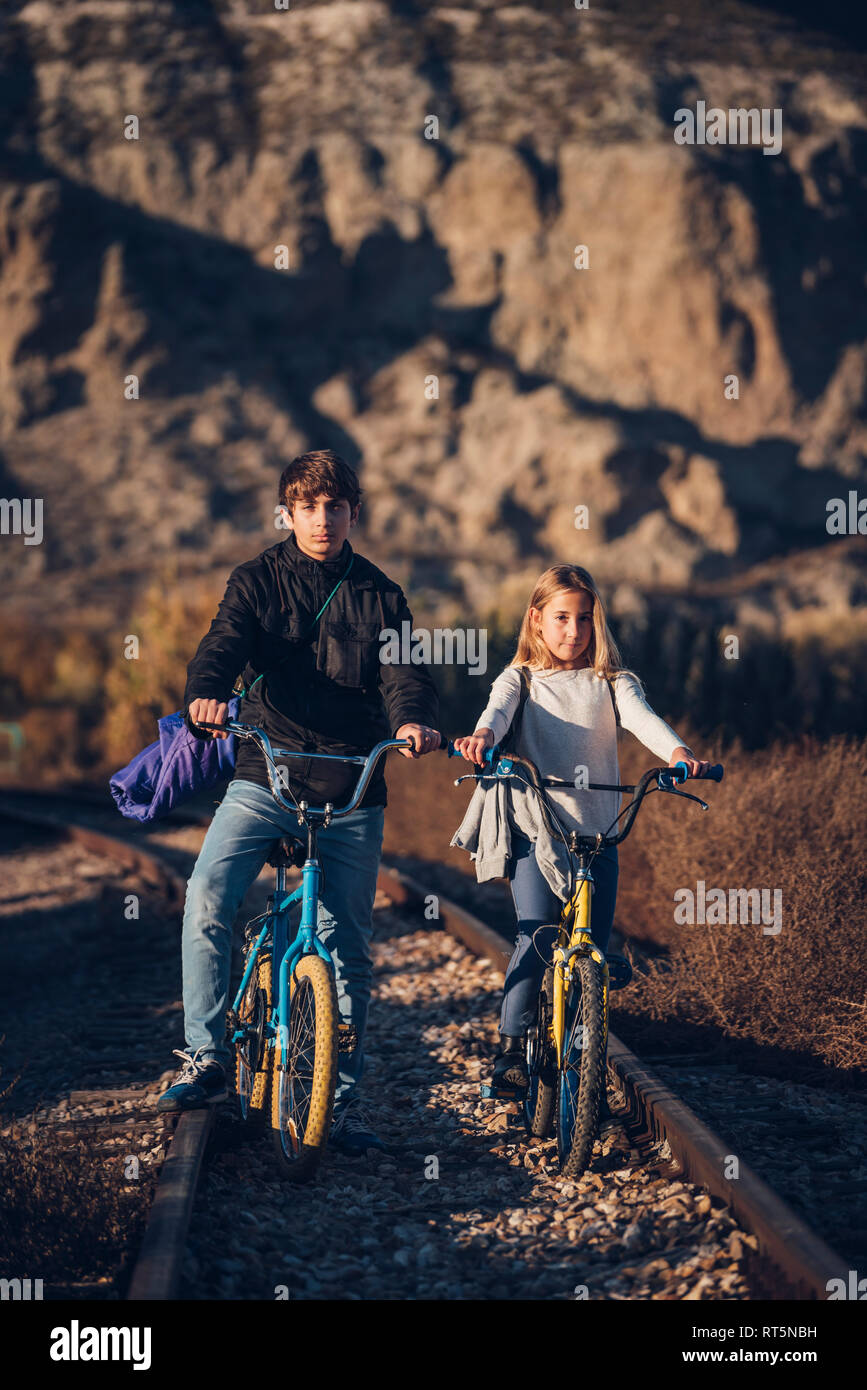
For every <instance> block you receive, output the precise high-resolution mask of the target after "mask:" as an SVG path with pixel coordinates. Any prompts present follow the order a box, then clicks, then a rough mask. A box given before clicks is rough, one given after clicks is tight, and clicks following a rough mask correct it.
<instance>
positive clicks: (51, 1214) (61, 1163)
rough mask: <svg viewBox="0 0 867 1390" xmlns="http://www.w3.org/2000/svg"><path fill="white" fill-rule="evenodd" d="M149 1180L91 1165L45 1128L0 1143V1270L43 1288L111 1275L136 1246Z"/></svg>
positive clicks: (112, 1163) (82, 1149) (84, 1152)
mask: <svg viewBox="0 0 867 1390" xmlns="http://www.w3.org/2000/svg"><path fill="white" fill-rule="evenodd" d="M154 1182H155V1179H154V1177H153V1175H152V1174H151V1172H150V1171H149V1170H148V1169H147V1168H145V1167H142V1169H141V1176H140V1177H139V1179H138V1180H137V1181H136V1182H134V1183H132V1182H129V1181H127V1180H126V1179H125V1178H124V1170H123V1158H122V1156H118V1157H117V1158H112V1159H107V1160H105V1161H99V1160H95V1159H94V1158H93V1156H92V1155H91V1154H90V1153H89V1152H88V1148H87V1145H86V1144H85V1143H84V1142H82V1143H81V1144H77V1145H74V1146H71V1147H70V1146H69V1145H64V1144H61V1143H60V1142H59V1140H58V1139H57V1138H56V1136H54V1135H53V1134H52V1133H51V1131H50V1130H46V1131H43V1132H42V1133H37V1134H36V1135H26V1136H25V1135H24V1134H19V1135H18V1136H14V1135H13V1136H11V1137H10V1138H9V1139H4V1140H3V1141H2V1142H0V1184H2V1188H3V1202H2V1203H0V1251H2V1256H0V1272H2V1276H3V1277H4V1278H10V1279H15V1278H19V1279H23V1278H31V1279H44V1280H45V1283H46V1286H50V1285H51V1284H68V1283H72V1282H75V1281H78V1280H96V1279H100V1278H112V1277H117V1276H118V1273H119V1271H120V1270H121V1269H122V1267H123V1265H124V1262H125V1259H126V1257H127V1254H128V1252H129V1251H130V1250H134V1249H136V1248H137V1245H138V1243H139V1241H140V1240H141V1236H142V1234H143V1231H144V1224H145V1221H146V1218H147V1213H148V1210H149V1207H150V1202H151V1199H152V1196H153V1189H154Z"/></svg>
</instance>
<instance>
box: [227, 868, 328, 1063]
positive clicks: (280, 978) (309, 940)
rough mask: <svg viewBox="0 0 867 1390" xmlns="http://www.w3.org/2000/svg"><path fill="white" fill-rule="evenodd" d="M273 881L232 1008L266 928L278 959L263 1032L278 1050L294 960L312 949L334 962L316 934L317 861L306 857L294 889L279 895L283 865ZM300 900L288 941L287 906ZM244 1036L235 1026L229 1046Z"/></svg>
mask: <svg viewBox="0 0 867 1390" xmlns="http://www.w3.org/2000/svg"><path fill="white" fill-rule="evenodd" d="M276 874H277V881H276V886H275V903H274V906H273V907H272V908H269V911H268V912H267V914H266V917H265V925H264V926H263V927H262V930H261V931H260V932H259V935H258V936H257V937H256V940H255V942H254V945H253V949H252V951H251V952H250V955H249V959H248V960H247V964H246V967H245V969H244V974H243V976H242V977H241V983H240V985H239V987H238V992H237V994H236V996H235V999H234V1002H233V1003H232V1012H233V1013H234V1014H235V1015H236V1016H237V1014H238V1011H239V1009H240V1007H241V1001H242V999H243V997H244V992H245V990H246V988H247V985H248V983H249V981H250V976H251V975H252V973H253V969H254V966H255V964H256V959H257V957H258V955H259V951H260V949H261V947H262V945H263V943H264V942H265V940H266V939H267V937H268V933H269V932H270V933H271V935H272V942H273V959H274V960H275V961H279V962H280V967H279V970H278V974H277V987H276V991H275V997H274V1001H273V1005H272V1022H271V1023H268V1024H266V1025H265V1036H266V1037H269V1038H276V1040H277V1043H278V1046H279V1048H280V1051H281V1053H282V1052H283V1050H284V1049H285V1048H286V1047H287V1046H288V1042H289V1034H288V1028H289V1023H288V1019H289V998H290V992H291V988H290V981H291V979H292V975H293V973H294V971H295V967H296V965H297V964H298V961H299V960H300V959H301V957H302V956H303V955H306V954H308V953H310V952H315V953H316V954H317V955H319V956H321V957H322V959H323V960H324V961H326V962H327V964H328V965H330V966H331V967H332V969H333V966H334V962H333V961H332V959H331V955H330V953H329V951H328V948H327V947H326V946H325V945H323V943H322V942H321V941H320V940H319V937H318V936H317V935H316V906H317V903H318V901H319V885H320V882H321V879H322V870H321V868H320V866H319V861H318V860H317V859H315V858H308V860H307V861H306V863H305V864H304V867H303V868H302V870H301V882H300V884H299V885H298V887H297V888H296V889H295V891H294V892H292V893H290V894H288V896H285V897H284V896H283V895H284V894H285V893H286V869H285V866H284V865H280V867H279V868H278V869H277V870H276ZM299 901H300V903H301V921H300V922H299V924H298V929H297V931H296V933H295V935H294V937H293V939H292V941H291V944H290V941H289V909H290V908H291V907H292V905H293V903H296V902H299ZM244 1037H245V1030H244V1028H239V1029H237V1030H236V1031H235V1033H234V1034H233V1036H232V1039H231V1042H232V1046H234V1045H235V1043H238V1042H243V1041H244Z"/></svg>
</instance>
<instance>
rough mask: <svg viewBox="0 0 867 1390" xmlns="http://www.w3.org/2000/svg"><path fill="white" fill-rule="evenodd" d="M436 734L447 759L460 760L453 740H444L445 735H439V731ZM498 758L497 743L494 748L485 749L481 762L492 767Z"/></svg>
mask: <svg viewBox="0 0 867 1390" xmlns="http://www.w3.org/2000/svg"><path fill="white" fill-rule="evenodd" d="M437 733H438V734H439V736H440V748H441V749H443V750H444V751H445V753H446V756H447V757H449V758H462V757H463V753H460V752H458V750H457V748H455V745H454V740H453V739H450V738H446V736H445V734H443V733H440V731H439V729H437ZM499 756H500V745H499V744H498V743H495V744H494V746H493V748H486V749H485V752H484V755H483V758H482V761H483V763H484V765H485V767H491V765H492V764H493V763H494V762H496V760H497V758H498V757H499Z"/></svg>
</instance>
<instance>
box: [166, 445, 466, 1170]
mask: <svg viewBox="0 0 867 1390" xmlns="http://www.w3.org/2000/svg"><path fill="white" fill-rule="evenodd" d="M360 497H361V489H360V487H359V485H358V479H357V477H356V475H355V473H354V472H353V470H352V469H351V468H350V467H349V466H348V465H347V464H346V463H345V462H344V461H343V459H341V458H340V457H339V455H337V454H335V453H333V452H332V451H331V450H328V449H321V450H316V451H313V452H311V453H307V454H301V455H300V456H299V457H298V458H296V459H294V460H293V461H292V463H291V464H289V465H288V467H287V468H285V469H284V471H283V474H282V476H281V478H280V484H279V488H278V502H279V504H280V507H281V512H282V515H283V518H284V521H285V522H286V523H287V524H290V525H291V526H292V528H293V529H292V532H291V533H290V535H289V536H288V538H287V539H286V540H283V541H280V542H279V543H278V544H277V545H272V546H270V547H269V548H268V549H267V550H264V551H263V552H262V553H261V554H260V555H258V556H257V557H256V559H254V560H248V561H247V562H246V563H245V564H242V565H239V566H238V567H237V569H235V570H234V571H233V572H232V574H231V575H230V577H229V582H228V585H227V587H226V593H225V596H224V597H223V600H222V602H221V603H220V606H219V610H218V612H217V616H216V617H215V618H214V620H213V622H212V623H211V626H210V629H209V631H208V633H207V634H206V636H205V637H203V638H202V641H201V642H200V643H199V647H198V650H197V652H196V654H195V656H194V657H193V659H192V661H191V662H190V665H189V668H188V672H187V684H186V689H185V692H184V711H185V723H186V725H187V727H188V728H189V730H190V732H191V733H193V734H194V735H196V736H197V737H200V738H210V737H211V736H212V735H211V734H210V733H207V732H206V731H203V730H200V729H197V728H196V725H195V722H194V721H196V720H203V721H205V722H208V723H217V724H222V723H224V722H225V720H226V716H227V707H228V701H229V697H230V695H231V693H232V687H233V683H234V681H235V679H236V677H237V676H238V673H239V672H243V677H244V682H245V686H247V683H248V682H250V684H249V686H248V689H249V693H248V694H247V696H246V698H245V702H244V718H245V720H246V721H247V722H248V723H251V724H258V725H259V726H260V727H262V728H263V729H264V730H265V732H266V733H267V734H268V735H269V737H270V738H271V740H272V742H273V743H274V744H275V745H277V746H281V747H285V748H297V749H299V750H300V751H303V752H310V753H335V754H359V753H362V754H366V753H368V752H369V751H370V749H371V748H372V747H373V746H374V745H375V744H376V743H378V742H379V741H380V740H382V739H387V738H392V737H394V738H411V739H412V740H413V742H414V744H415V748H416V749H417V750H418V751H417V752H416V751H413V749H402V750H401V752H402V753H403V755H404V756H405V757H418V756H420V755H422V754H424V753H429V752H432V751H433V750H434V749H435V748H437V747H439V735H438V734H437V732H436V722H437V714H438V700H437V693H436V687H435V686H434V683H433V680H432V679H431V677H430V674H429V673H428V671H427V670H426V669H425V668H424V667H422V666H414V665H398V664H391V665H389V664H385V663H383V662H381V661H380V659H379V653H380V650H381V643H380V640H379V635H380V633H381V632H382V630H383V629H384V628H389V627H390V628H396V629H397V630H398V631H400V630H401V628H400V624H401V623H402V622H404V621H408V622H409V623H410V624H412V614H411V612H410V610H409V607H408V605H407V602H406V599H405V597H404V594H403V592H402V590H401V588H400V586H399V585H398V584H396V583H395V582H394V581H393V580H391V579H389V578H388V576H387V575H385V574H384V573H383V572H382V570H380V569H377V567H376V566H375V565H373V564H371V562H370V561H369V560H366V559H364V557H363V556H361V555H358V554H356V553H355V552H354V551H353V549H352V547H351V546H350V544H349V541H348V539H347V537H348V534H349V532H350V530H351V529H352V527H353V526H354V525H355V524H356V521H357V519H358V512H359V506H360ZM326 601H327V606H325V607H324V611H323V612H322V614H321V617H319V619H318V621H315V619H316V615H317V614H319V613H320V610H322V609H323V606H324V605H326ZM213 737H216V738H225V737H226V735H225V734H215V735H213ZM354 776H355V773H354V769H353V767H352V766H351V765H347V764H345V763H339V762H334V763H329V762H322V761H314V760H310V761H303V760H295V761H294V762H293V765H292V767H291V768H288V769H287V771H286V778H287V786H288V788H289V790H290V792H291V794H292V796H293V798H294V800H295V801H296V802H298V801H299V800H301V799H302V798H304V799H306V800H307V801H308V802H312V803H315V804H318V805H322V804H324V803H325V802H326V801H333V802H335V803H340V802H341V801H342V800H344V801H345V800H347V799H348V795H349V794H350V792H351V786H350V784H352V785H354ZM385 805H386V785H385V776H384V774H383V771H382V769H381V768H380V769H378V770H377V772H376V773H375V774H374V776H373V777H372V778H371V782H370V785H369V787H368V789H367V791H366V793H365V795H364V796H363V798H362V801H361V804H360V806H359V807H358V809H357V810H355V811H353V812H352V813H351V814H350V815H348V816H346V817H345V818H344V819H342V820H337V821H335V822H333V823H332V824H331V825H329V826H327V827H325V828H323V829H322V830H320V832H319V854H320V859H321V861H322V865H323V869H324V883H323V889H322V899H323V902H322V904H321V906H320V915H319V925H318V930H319V935H320V937H321V939H322V940H323V941H324V943H325V945H326V946H327V947H328V950H329V951H330V953H331V956H332V958H333V960H334V963H335V969H336V976H337V995H338V1004H339V1008H340V1018H341V1022H345V1023H348V1024H350V1025H351V1027H352V1028H353V1029H354V1034H355V1038H356V1039H357V1042H356V1045H355V1047H354V1049H353V1050H352V1051H349V1052H341V1053H340V1070H339V1075H338V1082H337V1089H336V1093H335V1102H334V1123H333V1126H332V1131H331V1138H330V1141H329V1142H330V1143H331V1145H332V1146H333V1147H334V1148H336V1149H338V1150H340V1151H341V1152H343V1153H348V1154H351V1155H357V1154H362V1153H364V1152H365V1150H366V1149H368V1148H379V1149H382V1148H384V1147H385V1145H384V1144H382V1142H381V1141H380V1140H379V1138H378V1137H377V1135H376V1134H375V1133H374V1132H373V1130H372V1129H371V1127H370V1123H369V1121H368V1120H367V1118H366V1116H365V1115H364V1113H363V1110H362V1108H361V1106H360V1104H359V1102H358V1100H357V1099H356V1098H355V1088H356V1087H357V1084H358V1082H359V1080H360V1078H361V1074H362V1070H363V1067H364V1053H363V1041H364V1031H365V1025H366V1023H367V1011H368V1004H369V1000H370V989H371V975H372V970H371V956H370V950H369V940H370V934H371V924H372V912H373V900H374V897H375V894H376V875H377V870H378V868H379V859H380V853H381V848H382V826H383V816H384V810H385ZM297 831H298V826H297V823H296V822H295V819H294V817H290V816H289V814H288V813H287V812H284V811H281V808H280V807H279V805H277V803H276V802H275V801H274V798H273V797H272V795H271V792H270V789H269V786H268V778H267V774H266V769H265V763H264V759H263V757H262V754H261V753H260V752H259V750H258V749H257V748H256V747H255V746H254V744H253V743H252V741H248V740H244V741H243V742H241V745H240V747H239V749H238V755H237V761H236V764H235V774H234V778H233V780H232V782H231V783H230V784H229V788H228V790H227V792H226V794H225V796H224V798H223V800H222V802H221V804H220V805H219V807H218V808H217V811H216V813H215V815H214V818H213V820H212V822H211V825H210V827H209V829H208V832H207V834H206V836H205V840H204V843H203V845H202V849H201V852H200V854H199V857H198V860H197V861H196V866H195V869H194V870H193V874H192V877H191V878H190V881H189V883H188V885H187V896H186V905H185V910H184V925H183V988H184V1026H185V1037H186V1043H187V1052H185V1053H179V1054H178V1055H180V1056H182V1057H184V1059H185V1060H184V1065H183V1066H182V1067H181V1069H180V1071H179V1073H178V1075H177V1077H176V1078H175V1080H174V1082H173V1083H172V1085H171V1086H170V1087H169V1088H168V1090H167V1091H165V1092H164V1094H163V1095H162V1096H161V1097H160V1099H159V1102H158V1105H157V1108H158V1109H159V1110H188V1109H195V1108H198V1107H201V1106H204V1105H210V1104H213V1103H214V1102H216V1101H219V1100H223V1099H224V1098H225V1097H226V1095H227V1088H226V1064H227V1062H228V1060H229V1047H228V1044H227V1041H226V1037H225V1014H226V1006H227V1001H228V993H229V973H230V965H231V947H232V924H233V921H234V918H235V914H236V912H237V910H238V908H239V907H240V904H241V901H242V899H243V897H244V894H245V893H246V891H247V889H248V887H249V886H250V884H251V883H252V882H253V880H254V879H255V878H256V876H257V874H258V873H259V871H260V869H261V868H262V866H263V864H264V862H265V859H266V857H267V854H268V853H269V851H270V849H271V847H272V846H273V844H274V841H275V840H276V839H278V838H279V837H280V836H281V835H286V834H290V835H291V834H297Z"/></svg>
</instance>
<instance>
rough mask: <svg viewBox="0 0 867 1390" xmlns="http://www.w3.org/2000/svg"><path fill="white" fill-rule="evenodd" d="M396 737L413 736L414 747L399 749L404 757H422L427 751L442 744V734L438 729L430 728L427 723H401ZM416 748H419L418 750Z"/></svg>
mask: <svg viewBox="0 0 867 1390" xmlns="http://www.w3.org/2000/svg"><path fill="white" fill-rule="evenodd" d="M395 738H411V739H412V741H413V743H414V745H415V747H414V748H399V749H398V750H397V751H398V752H399V753H401V754H402V755H403V757H404V758H421V757H423V756H424V754H425V753H432V752H433V751H434V749H435V748H439V746H440V736H439V734H438V733H437V731H436V729H429V728H428V726H427V724H401V726H400V728H399V729H398V731H397V733H396V734H395ZM416 748H417V749H418V750H419V751H418V752H416Z"/></svg>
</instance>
